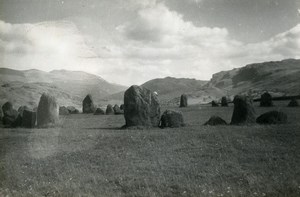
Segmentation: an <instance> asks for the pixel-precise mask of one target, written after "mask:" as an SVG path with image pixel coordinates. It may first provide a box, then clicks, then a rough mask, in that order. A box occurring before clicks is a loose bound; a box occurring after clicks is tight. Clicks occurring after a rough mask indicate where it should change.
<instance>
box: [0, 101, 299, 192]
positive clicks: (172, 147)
mask: <svg viewBox="0 0 300 197" xmlns="http://www.w3.org/2000/svg"><path fill="white" fill-rule="evenodd" d="M275 104H276V107H272V108H260V107H258V106H257V107H256V112H257V115H260V114H261V113H263V112H266V111H269V110H273V109H275V110H280V111H283V112H286V113H287V114H288V120H289V123H288V124H285V125H277V126H276V125H271V126H270V125H269V126H262V125H252V126H203V123H204V122H206V121H207V120H208V119H209V117H210V116H211V115H219V116H220V117H222V118H223V119H225V120H226V121H227V122H229V121H230V119H231V115H232V111H233V106H229V107H217V108H212V107H210V106H200V105H194V106H189V107H188V108H177V107H176V108H175V107H171V108H174V109H177V110H180V111H182V112H183V114H184V119H185V122H186V124H187V125H186V127H183V128H176V129H159V128H157V129H144V130H120V129H119V128H120V127H121V126H122V125H124V123H125V121H124V117H123V116H122V115H118V116H117V115H107V116H105V115H102V116H101V115H99V116H95V115H84V114H78V115H69V116H61V117H60V118H61V122H62V125H61V126H60V127H59V128H50V129H19V128H18V129H3V128H1V130H0V196H112V197H115V196H166V197H167V196H169V197H173V196H286V197H292V196H300V119H299V118H300V108H288V107H285V106H286V104H287V103H285V102H280V103H275ZM256 105H257V103H256Z"/></svg>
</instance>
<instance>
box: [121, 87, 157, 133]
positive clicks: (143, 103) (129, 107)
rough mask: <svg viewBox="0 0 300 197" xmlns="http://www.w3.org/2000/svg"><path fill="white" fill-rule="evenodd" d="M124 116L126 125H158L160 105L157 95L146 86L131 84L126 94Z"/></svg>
mask: <svg viewBox="0 0 300 197" xmlns="http://www.w3.org/2000/svg"><path fill="white" fill-rule="evenodd" d="M124 117H125V121H126V125H125V126H126V127H131V126H145V127H158V126H159V122H160V105H159V100H158V98H157V96H156V95H155V94H153V93H152V92H151V91H150V90H148V89H146V88H144V87H140V86H136V85H133V86H131V87H130V88H129V89H127V90H126V91H125V94H124Z"/></svg>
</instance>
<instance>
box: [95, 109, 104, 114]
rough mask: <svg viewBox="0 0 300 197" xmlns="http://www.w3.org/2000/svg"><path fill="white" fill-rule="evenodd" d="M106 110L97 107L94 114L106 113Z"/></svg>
mask: <svg viewBox="0 0 300 197" xmlns="http://www.w3.org/2000/svg"><path fill="white" fill-rule="evenodd" d="M104 114H105V112H104V111H103V110H102V109H101V108H97V109H96V111H95V113H94V115H104Z"/></svg>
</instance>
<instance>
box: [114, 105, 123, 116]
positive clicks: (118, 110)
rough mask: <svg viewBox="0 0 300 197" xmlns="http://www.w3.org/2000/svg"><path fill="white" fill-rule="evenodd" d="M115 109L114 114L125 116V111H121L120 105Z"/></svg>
mask: <svg viewBox="0 0 300 197" xmlns="http://www.w3.org/2000/svg"><path fill="white" fill-rule="evenodd" d="M113 109H114V112H115V114H116V115H120V114H124V111H123V110H121V109H120V107H119V105H117V104H116V105H115V106H114V108H113Z"/></svg>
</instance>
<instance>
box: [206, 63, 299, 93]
mask: <svg viewBox="0 0 300 197" xmlns="http://www.w3.org/2000/svg"><path fill="white" fill-rule="evenodd" d="M299 77H300V60H295V59H287V60H282V61H272V62H263V63H255V64H249V65H246V66H245V67H242V68H236V69H233V70H230V71H222V72H219V73H216V74H214V75H213V77H212V79H211V80H210V81H209V83H207V84H206V85H205V86H204V87H203V91H211V93H212V96H216V97H218V96H220V94H223V95H228V96H231V97H232V96H234V95H236V94H250V95H251V96H252V97H254V98H257V97H259V96H260V95H261V94H262V93H263V92H264V91H269V92H271V93H272V94H273V95H274V96H276V95H277V96H279V95H280V96H282V95H297V94H300V78H299Z"/></svg>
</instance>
